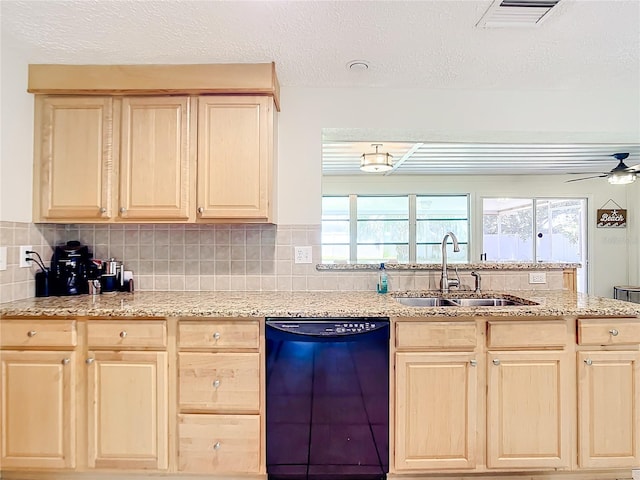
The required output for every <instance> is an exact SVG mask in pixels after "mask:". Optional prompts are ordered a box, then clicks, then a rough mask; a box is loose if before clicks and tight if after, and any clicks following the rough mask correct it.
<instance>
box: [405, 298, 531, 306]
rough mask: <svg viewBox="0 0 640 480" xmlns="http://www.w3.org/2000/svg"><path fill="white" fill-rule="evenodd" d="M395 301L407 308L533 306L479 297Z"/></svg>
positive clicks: (525, 302) (524, 302)
mask: <svg viewBox="0 0 640 480" xmlns="http://www.w3.org/2000/svg"><path fill="white" fill-rule="evenodd" d="M394 299H395V301H396V302H398V303H401V304H402V305H406V306H409V307H517V306H519V305H535V302H530V301H528V300H524V299H515V298H498V297H496V298H479V297H473V298H469V297H466V298H465V297H447V298H444V297H394Z"/></svg>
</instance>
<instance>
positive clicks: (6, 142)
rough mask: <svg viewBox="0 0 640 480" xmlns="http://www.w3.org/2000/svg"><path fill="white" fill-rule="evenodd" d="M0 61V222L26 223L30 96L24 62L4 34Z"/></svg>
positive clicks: (29, 187)
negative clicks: (0, 68)
mask: <svg viewBox="0 0 640 480" xmlns="http://www.w3.org/2000/svg"><path fill="white" fill-rule="evenodd" d="M0 61H1V63H0V65H1V67H2V70H1V77H0V86H1V88H0V90H1V93H0V220H4V221H12V222H30V221H31V218H32V215H31V204H32V203H31V202H32V191H33V190H32V185H31V181H32V180H31V177H32V172H33V95H30V94H29V93H27V78H28V72H27V65H28V62H27V60H26V59H25V57H24V56H22V55H21V54H20V52H18V51H16V50H14V49H12V48H11V39H9V38H5V36H4V35H2V47H1V50H0Z"/></svg>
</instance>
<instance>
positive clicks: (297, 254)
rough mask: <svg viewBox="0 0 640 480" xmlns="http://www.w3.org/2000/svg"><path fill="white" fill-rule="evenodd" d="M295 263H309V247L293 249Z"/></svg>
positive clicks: (310, 260)
mask: <svg viewBox="0 0 640 480" xmlns="http://www.w3.org/2000/svg"><path fill="white" fill-rule="evenodd" d="M293 258H294V261H295V263H311V262H312V259H311V247H294V256H293Z"/></svg>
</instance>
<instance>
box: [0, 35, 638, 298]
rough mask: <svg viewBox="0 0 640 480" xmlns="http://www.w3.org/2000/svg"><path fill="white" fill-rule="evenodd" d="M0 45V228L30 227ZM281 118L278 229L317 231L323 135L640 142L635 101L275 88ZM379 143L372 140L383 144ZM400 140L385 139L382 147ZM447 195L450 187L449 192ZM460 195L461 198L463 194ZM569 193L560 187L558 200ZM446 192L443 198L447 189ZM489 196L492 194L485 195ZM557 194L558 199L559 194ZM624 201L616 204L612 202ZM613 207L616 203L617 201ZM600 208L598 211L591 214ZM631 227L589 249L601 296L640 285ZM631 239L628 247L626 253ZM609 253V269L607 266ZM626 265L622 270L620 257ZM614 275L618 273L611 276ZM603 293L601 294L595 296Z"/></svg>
mask: <svg viewBox="0 0 640 480" xmlns="http://www.w3.org/2000/svg"><path fill="white" fill-rule="evenodd" d="M11 47H12V46H11V39H6V38H5V37H4V36H3V37H2V50H1V57H2V58H1V61H2V63H1V66H2V71H1V77H0V80H1V85H2V95H1V98H0V99H1V102H2V103H1V105H0V114H1V122H2V123H1V140H2V146H1V149H0V220H2V221H16V222H30V221H31V219H32V215H31V208H32V207H31V205H32V184H31V182H32V162H33V160H32V156H33V145H32V141H33V140H32V138H33V97H32V95H30V94H28V93H27V92H26V88H27V64H28V59H26V58H25V57H24V56H23V55H21V54H20V52H18V51H16V50H14V49H12V48H11ZM281 103H282V112H281V113H280V118H279V129H280V131H279V142H278V143H279V145H278V146H279V160H278V162H279V163H278V221H279V223H280V224H282V225H308V224H319V223H320V205H321V203H320V198H321V183H322V181H321V141H322V130H323V129H325V128H337V129H369V130H371V131H376V132H379V134H380V138H381V137H382V135H389V136H397V135H399V134H400V132H408V131H409V132H412V134H413V137H418V136H421V137H422V138H423V139H424V140H431V141H461V142H464V141H485V142H562V143H590V142H594V143H600V142H603V143H608V142H611V143H633V142H637V141H638V138H640V115H639V112H638V109H637V108H636V109H634V108H629V106H630V105H636V106H638V105H640V91H638V90H635V91H607V92H579V91H563V90H557V91H527V92H525V91H505V92H489V91H455V90H438V91H433V90H426V89H366V88H365V89H361V88H336V89H312V88H293V87H286V86H285V87H283V88H282V102H281ZM380 138H376V139H380ZM390 139H393V140H402V138H390V137H387V138H384V140H390ZM517 181H518V182H519V183H517V184H516V183H513V184H512V185H511V187H512V188H513V189H517V190H519V191H528V192H530V194H531V195H533V194H538V191H540V189H541V188H542V187H543V186H548V185H547V183H546V179H543V180H540V181H534V180H533V179H526V178H524V179H523V178H519V179H517ZM579 185H580V186H579V187H575V188H576V189H579V191H580V192H583V193H584V194H590V193H592V194H594V203H595V204H598V202H600V201H602V202H604V201H606V200H607V199H608V197H614V196H615V197H616V198H615V199H616V201H617V202H618V203H620V204H621V205H623V206H624V205H625V203H626V202H627V201H629V202H634V203H635V205H637V204H638V202H637V200H638V199H639V198H640V194H638V186H637V185H633V186H630V187H622V189H626V190H627V191H630V193H628V195H627V198H626V199H625V194H623V193H622V192H623V190H622V189H619V190H611V193H609V190H601V189H602V188H605V187H606V186H605V187H601V186H598V187H596V186H594V183H593V182H582V183H581V184H579ZM447 187H448V186H447ZM459 188H462V186H460V187H459ZM565 188H568V187H567V186H566V185H564V184H557V185H556V189H557V190H556V191H558V190H559V189H565ZM447 189H448V188H447ZM487 189H494V185H489V186H487ZM560 191H563V190H560ZM619 195H620V196H621V198H619V197H618V196H619ZM618 198H619V199H618ZM597 206H600V205H597ZM627 208H628V209H629V210H630V213H631V215H633V220H634V221H633V223H630V228H629V229H627V231H624V232H620V231H617V232H614V231H610V230H608V231H604V232H602V231H601V232H597V233H596V235H594V236H595V238H594V244H593V245H592V248H593V250H592V252H593V256H592V258H593V259H594V261H595V263H596V266H597V268H596V278H595V281H596V282H597V285H598V287H597V288H596V290H595V293H598V294H603V295H604V294H608V290H609V288H610V286H611V285H612V284H614V283H615V284H619V283H627V282H628V281H630V279H635V280H636V281H638V280H639V279H640V274H639V273H638V272H639V271H640V259H637V257H638V254H637V252H635V257H636V260H635V261H632V262H633V263H632V264H631V269H629V268H628V266H627V265H629V262H630V260H629V257H633V255H634V253H633V252H631V253H630V252H629V247H630V246H631V247H635V248H636V249H637V245H638V241H637V239H638V237H640V233H639V232H640V218H639V217H638V215H639V214H638V213H635V214H634V213H633V211H634V205H631V203H629V204H627ZM633 239H635V240H634V241H635V243H633V244H632V245H630V244H629V241H630V240H633ZM611 252H614V253H615V255H614V258H615V261H612V259H611ZM621 255H622V256H624V257H625V258H626V260H625V261H623V259H622V258H619V257H620V256H621ZM613 272H619V273H616V274H615V275H614V273H613ZM600 285H602V286H600Z"/></svg>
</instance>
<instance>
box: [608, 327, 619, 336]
mask: <svg viewBox="0 0 640 480" xmlns="http://www.w3.org/2000/svg"><path fill="white" fill-rule="evenodd" d="M609 333H610V334H611V335H613V336H614V337H617V336H618V333H620V332H618V330H616V329H615V328H612V329H611V330H609Z"/></svg>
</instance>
